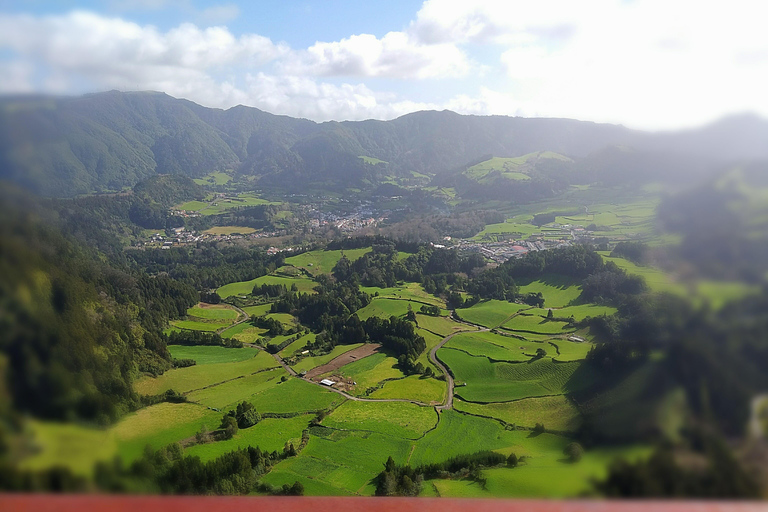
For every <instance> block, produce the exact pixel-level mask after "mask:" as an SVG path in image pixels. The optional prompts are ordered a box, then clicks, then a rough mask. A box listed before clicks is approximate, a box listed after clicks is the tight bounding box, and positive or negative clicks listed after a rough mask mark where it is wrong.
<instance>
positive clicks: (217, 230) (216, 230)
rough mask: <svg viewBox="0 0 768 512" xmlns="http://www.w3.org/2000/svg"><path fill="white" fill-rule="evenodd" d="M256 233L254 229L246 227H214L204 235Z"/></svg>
mask: <svg viewBox="0 0 768 512" xmlns="http://www.w3.org/2000/svg"><path fill="white" fill-rule="evenodd" d="M255 232H256V230H255V229H254V228H248V227H245V226H214V227H212V228H210V229H206V230H205V231H203V233H205V234H208V235H248V234H251V233H255Z"/></svg>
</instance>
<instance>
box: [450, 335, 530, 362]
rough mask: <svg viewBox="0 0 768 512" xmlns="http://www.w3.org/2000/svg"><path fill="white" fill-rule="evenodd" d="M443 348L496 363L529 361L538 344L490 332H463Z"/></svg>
mask: <svg viewBox="0 0 768 512" xmlns="http://www.w3.org/2000/svg"><path fill="white" fill-rule="evenodd" d="M444 346H445V347H447V348H454V349H457V350H462V351H464V352H467V353H469V354H471V355H473V356H486V357H489V358H491V359H495V360H498V361H529V360H530V359H531V354H534V353H535V352H536V348H538V347H539V346H540V344H538V343H529V342H526V341H522V340H519V339H517V338H512V337H510V336H502V335H500V334H494V333H491V332H465V333H461V334H457V335H456V336H454V337H453V338H451V339H450V341H448V343H446V344H445V345H444ZM521 347H522V348H521Z"/></svg>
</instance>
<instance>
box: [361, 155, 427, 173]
mask: <svg viewBox="0 0 768 512" xmlns="http://www.w3.org/2000/svg"><path fill="white" fill-rule="evenodd" d="M357 158H359V159H361V160H362V161H363V162H365V163H367V164H372V165H376V164H386V163H389V162H385V161H384V160H379V159H378V158H374V157H372V156H364V155H360V156H359V157H357ZM416 174H418V173H416ZM422 176H423V175H422Z"/></svg>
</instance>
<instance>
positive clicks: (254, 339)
mask: <svg viewBox="0 0 768 512" xmlns="http://www.w3.org/2000/svg"><path fill="white" fill-rule="evenodd" d="M241 325H245V326H246V328H245V329H241V330H240V332H236V333H234V334H232V336H231V338H234V339H236V340H238V341H240V342H242V343H261V338H262V337H263V336H264V335H265V334H266V333H267V332H268V331H267V329H262V328H261V327H254V326H253V325H251V323H250V322H243V323H242V324H241ZM225 332H226V331H225Z"/></svg>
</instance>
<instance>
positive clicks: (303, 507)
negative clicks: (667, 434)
mask: <svg viewBox="0 0 768 512" xmlns="http://www.w3.org/2000/svg"><path fill="white" fill-rule="evenodd" d="M54 510H55V511H65V512H69V511H77V512H89V511H94V512H95V511H105V510H109V511H110V512H123V511H125V512H155V511H158V512H161V511H162V512H168V511H170V510H184V511H185V512H198V511H199V512H225V511H226V512H237V511H241V510H249V511H252V510H258V511H261V510H264V511H269V512H294V511H296V512H299V511H301V512H325V511H332V512H363V511H365V512H384V511H396V512H432V511H440V512H467V511H472V512H475V511H477V512H484V511H497V510H504V511H507V510H512V511H517V510H519V511H526V512H528V511H530V512H561V511H567V512H581V511H585V512H586V511H609V510H610V511H613V510H618V511H627V512H639V511H641V510H642V511H654V512H656V511H662V512H663V511H670V512H678V511H680V512H682V511H696V512H714V511H723V512H728V511H734V512H736V511H738V512H747V511H749V512H751V511H758V510H760V511H768V503H761V502H729V501H683V500H680V501H661V500H636V501H629V500H627V501H611V500H601V501H593V500H503V499H448V498H353V497H350V498H328V497H264V498H262V497H214V496H108V495H51V494H47V495H45V494H0V511H2V512H6V511H7V512H11V511H13V512H27V511H29V512H32V511H34V512H48V511H54Z"/></svg>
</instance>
